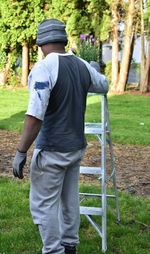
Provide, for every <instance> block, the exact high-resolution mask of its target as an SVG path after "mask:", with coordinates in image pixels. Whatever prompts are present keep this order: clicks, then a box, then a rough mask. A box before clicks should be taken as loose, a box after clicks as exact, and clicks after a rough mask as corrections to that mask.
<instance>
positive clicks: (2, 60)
mask: <svg viewBox="0 0 150 254" xmlns="http://www.w3.org/2000/svg"><path fill="white" fill-rule="evenodd" d="M6 63H7V55H6V52H5V51H0V71H1V70H2V69H3V67H4V66H5V65H6Z"/></svg>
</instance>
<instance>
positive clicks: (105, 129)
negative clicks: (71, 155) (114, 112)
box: [80, 95, 120, 252]
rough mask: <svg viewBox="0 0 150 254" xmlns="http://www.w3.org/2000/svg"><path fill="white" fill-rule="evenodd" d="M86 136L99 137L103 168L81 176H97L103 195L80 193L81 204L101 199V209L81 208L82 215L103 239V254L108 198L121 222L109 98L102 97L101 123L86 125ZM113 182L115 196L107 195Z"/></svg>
mask: <svg viewBox="0 0 150 254" xmlns="http://www.w3.org/2000/svg"><path fill="white" fill-rule="evenodd" d="M85 134H93V135H95V136H96V137H97V139H98V141H99V143H100V145H101V167H83V166H81V167H80V174H87V175H97V176H98V177H99V178H98V179H99V180H100V182H101V193H99V194H96V193H95V194H93V193H80V198H82V199H81V204H82V201H83V200H84V199H88V198H91V197H92V198H100V199H101V207H87V206H80V214H84V215H85V216H86V218H87V219H88V221H89V222H90V223H91V224H92V226H93V227H94V228H95V230H96V231H97V232H98V234H99V236H100V237H101V238H102V252H105V251H106V250H107V238H106V231H107V223H106V221H107V216H106V212H107V198H113V199H114V200H115V210H116V220H117V223H119V221H120V214H119V206H118V192H117V186H116V172H115V163H114V156H113V147H112V139H111V131H110V119H109V111H108V102H107V96H106V95H102V99H101V123H86V124H85ZM106 144H108V145H109V151H110V163H111V173H110V174H109V176H107V175H106ZM108 180H112V182H113V189H114V195H108V194H107V188H106V187H107V181H108ZM93 215H97V216H101V226H99V223H98V224H97V223H96V222H95V220H94V218H93V217H92V216H93Z"/></svg>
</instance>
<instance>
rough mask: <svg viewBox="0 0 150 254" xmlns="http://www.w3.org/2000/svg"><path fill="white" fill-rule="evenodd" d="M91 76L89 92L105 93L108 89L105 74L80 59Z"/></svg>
mask: <svg viewBox="0 0 150 254" xmlns="http://www.w3.org/2000/svg"><path fill="white" fill-rule="evenodd" d="M81 60H82V61H83V62H84V63H85V65H86V67H87V69H88V71H89V74H90V76H91V86H90V87H89V92H92V93H101V94H106V93H107V92H108V90H109V83H108V80H107V78H106V77H105V75H103V74H100V73H99V72H98V71H97V70H96V69H95V68H94V67H92V66H91V65H90V64H89V63H88V62H86V61H85V60H83V59H81Z"/></svg>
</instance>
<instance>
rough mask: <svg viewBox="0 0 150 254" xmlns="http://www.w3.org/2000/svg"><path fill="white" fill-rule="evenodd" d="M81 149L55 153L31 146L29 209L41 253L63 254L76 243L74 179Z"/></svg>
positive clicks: (76, 180) (76, 202)
mask: <svg viewBox="0 0 150 254" xmlns="http://www.w3.org/2000/svg"><path fill="white" fill-rule="evenodd" d="M83 154H84V150H78V151H76V152H69V153H59V152H49V151H43V150H42V151H41V150H39V149H35V150H34V153H33V157H32V162H31V171H30V182H31V187H30V210H31V214H32V217H33V221H34V223H35V224H37V225H38V227H39V232H40V235H41V239H42V243H43V248H42V254H48V253H52V254H64V247H63V245H70V246H72V245H76V244H78V242H79V237H78V230H79V224H80V214H79V195H78V192H79V191H78V178H79V166H80V160H81V159H82V157H83Z"/></svg>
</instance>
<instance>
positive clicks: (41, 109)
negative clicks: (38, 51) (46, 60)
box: [26, 62, 51, 121]
mask: <svg viewBox="0 0 150 254" xmlns="http://www.w3.org/2000/svg"><path fill="white" fill-rule="evenodd" d="M28 85H29V91H30V97H29V103H28V109H27V112H26V115H31V116H33V117H35V118H37V119H39V120H41V121H43V120H44V116H45V112H46V109H47V106H48V103H49V98H50V92H51V80H50V77H49V74H48V71H47V69H46V66H45V65H44V64H43V63H42V62H41V63H37V64H36V65H35V66H34V67H33V69H32V71H31V72H30V75H29V78H28Z"/></svg>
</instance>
